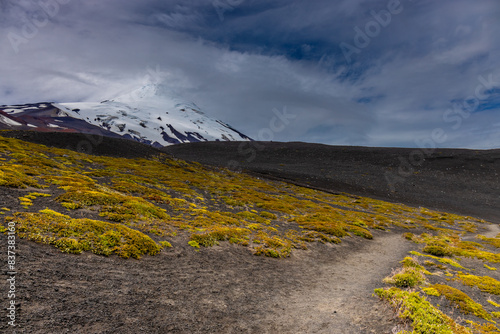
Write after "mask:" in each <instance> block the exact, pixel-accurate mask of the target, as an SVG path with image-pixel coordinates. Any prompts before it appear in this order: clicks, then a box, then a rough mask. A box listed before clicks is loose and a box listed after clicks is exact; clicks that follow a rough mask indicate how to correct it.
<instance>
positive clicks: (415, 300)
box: [375, 288, 472, 334]
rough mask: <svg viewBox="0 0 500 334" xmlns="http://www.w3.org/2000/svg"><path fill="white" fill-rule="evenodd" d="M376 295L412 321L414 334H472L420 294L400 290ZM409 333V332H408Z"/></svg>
mask: <svg viewBox="0 0 500 334" xmlns="http://www.w3.org/2000/svg"><path fill="white" fill-rule="evenodd" d="M375 294H376V295H378V296H379V297H380V298H381V299H384V300H386V301H388V302H389V303H390V304H391V305H392V306H393V307H394V308H395V309H397V310H398V316H399V317H400V318H401V319H407V320H410V321H411V325H412V327H413V330H412V332H411V333H412V334H429V333H434V334H471V333H472V332H471V331H470V330H468V329H467V328H465V327H463V326H460V325H458V324H457V323H456V322H455V321H454V320H453V319H451V318H450V317H448V316H447V315H445V314H444V313H443V312H441V311H440V310H438V309H437V308H435V307H434V306H433V305H432V304H431V303H429V302H428V301H427V300H426V299H425V297H423V296H420V294H419V293H418V292H408V291H403V290H401V289H398V288H390V289H375ZM407 333H408V332H407Z"/></svg>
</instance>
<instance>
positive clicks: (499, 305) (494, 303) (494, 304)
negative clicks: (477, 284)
mask: <svg viewBox="0 0 500 334" xmlns="http://www.w3.org/2000/svg"><path fill="white" fill-rule="evenodd" d="M487 302H488V303H490V304H491V305H493V306H495V307H500V304H498V303H496V302H494V301H493V300H491V298H488V300H487Z"/></svg>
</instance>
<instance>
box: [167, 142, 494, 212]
mask: <svg viewBox="0 0 500 334" xmlns="http://www.w3.org/2000/svg"><path fill="white" fill-rule="evenodd" d="M163 150H164V151H165V152H168V153H170V154H172V155H173V156H175V157H177V158H180V159H184V160H190V161H197V162H200V163H203V164H211V165H217V166H224V167H229V168H233V169H241V170H244V171H247V172H250V173H252V174H255V175H258V176H261V177H266V178H274V179H279V180H284V181H288V182H292V183H296V184H298V185H307V186H310V187H313V188H317V189H321V190H326V191H330V192H346V193H351V194H357V195H361V196H368V197H373V198H378V199H383V200H389V201H392V202H401V203H405V204H407V205H413V206H424V207H428V208H432V209H438V210H443V211H448V212H452V213H459V214H463V215H470V216H475V217H480V218H484V219H492V220H496V221H500V150H459V149H433V150H431V149H426V150H423V149H407V148H371V147H351V146H328V145H321V144H308V143H300V142H296V143H278V142H203V143H192V144H180V145H175V146H169V147H166V148H164V149H163Z"/></svg>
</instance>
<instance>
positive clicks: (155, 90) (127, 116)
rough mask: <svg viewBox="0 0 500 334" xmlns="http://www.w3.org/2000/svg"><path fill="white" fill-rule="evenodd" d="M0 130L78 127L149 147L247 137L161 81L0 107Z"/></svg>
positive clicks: (67, 128)
mask: <svg viewBox="0 0 500 334" xmlns="http://www.w3.org/2000/svg"><path fill="white" fill-rule="evenodd" d="M0 129H12V130H34V131H42V132H47V131H50V132H54V131H56V132H80V133H90V134H102V135H104V136H108V137H123V138H126V139H132V140H136V141H139V142H141V143H146V144H149V145H152V146H154V147H163V146H168V145H172V144H178V143H189V142H201V141H236V140H238V141H241V140H244V141H248V140H251V139H250V138H249V137H248V136H246V135H244V134H242V133H241V132H239V131H237V130H235V129H234V128H232V127H231V126H230V125H228V124H226V123H224V122H222V121H219V120H215V119H213V118H210V117H208V116H207V115H205V114H204V113H203V112H202V111H201V110H200V108H198V107H197V106H196V105H195V104H194V103H186V102H183V101H182V100H181V99H180V98H178V97H175V96H174V94H173V93H171V92H169V91H168V89H167V88H165V87H163V86H162V85H155V84H151V85H146V86H143V87H141V88H139V89H137V90H135V91H132V92H130V93H128V94H125V95H122V96H119V97H117V98H115V99H113V100H105V101H102V102H77V103H48V102H44V103H34V104H25V105H11V106H8V105H7V106H0Z"/></svg>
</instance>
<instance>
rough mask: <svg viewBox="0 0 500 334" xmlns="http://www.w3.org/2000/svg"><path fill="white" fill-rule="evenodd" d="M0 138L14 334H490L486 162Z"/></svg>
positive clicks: (2, 241)
mask: <svg viewBox="0 0 500 334" xmlns="http://www.w3.org/2000/svg"><path fill="white" fill-rule="evenodd" d="M0 134H2V136H5V137H1V136H0V198H1V201H2V202H1V203H0V209H1V212H2V216H1V217H2V220H1V226H2V227H0V228H2V229H3V231H4V233H2V234H0V247H2V249H3V250H6V249H7V235H6V233H7V231H6V228H7V227H8V224H7V223H8V222H9V221H15V222H16V228H17V238H16V247H17V249H16V269H17V272H18V273H17V275H16V299H15V303H16V324H17V325H18V327H16V328H15V330H16V333H116V332H122V333H138V332H142V333H356V334H357V333H395V332H400V331H402V330H403V329H406V330H409V331H410V332H411V331H412V330H413V332H414V333H498V332H500V331H499V329H498V324H496V322H495V319H496V321H497V322H498V321H500V319H498V317H499V316H500V313H499V311H500V275H499V274H498V268H500V255H499V254H498V248H499V247H500V229H499V227H498V224H499V223H500V209H499V208H500V181H499V180H498V173H499V172H500V151H498V150H493V151H468V150H441V149H438V150H435V151H434V152H432V155H430V156H426V159H425V161H423V162H422V164H421V165H416V166H414V167H413V170H411V173H410V172H408V171H407V170H404V171H403V172H404V173H399V172H398V169H399V168H400V165H401V159H409V156H410V154H411V153H412V151H413V150H407V149H385V148H384V149H380V148H356V147H331V146H325V145H314V144H305V143H250V144H245V145H246V146H240V145H242V144H240V143H223V142H214V143H199V144H186V145H178V146H171V147H168V148H167V149H165V150H164V151H165V152H166V153H164V152H162V151H159V150H156V149H154V148H151V147H148V146H143V145H140V144H137V143H134V142H130V141H125V140H119V139H109V138H101V137H97V136H93V137H89V136H86V135H79V134H64V133H58V134H50V133H35V132H1V133H0ZM7 137H13V138H19V139H22V141H21V140H18V139H13V138H7ZM33 143H40V144H44V145H47V146H41V145H38V144H33ZM49 146H50V147H49ZM51 147H59V148H62V149H69V150H62V149H54V148H51ZM77 150H80V151H82V150H84V151H85V152H86V153H91V154H90V155H87V154H84V153H78V152H75V151H77ZM179 159H185V160H191V161H198V162H200V163H202V165H200V164H192V163H186V162H183V161H182V160H179ZM205 164H206V165H205ZM226 166H227V167H230V168H231V169H232V170H233V171H231V170H226V169H223V168H221V167H226ZM234 170H236V171H234ZM388 173H389V174H388ZM388 175H389V182H388V181H387V179H388ZM391 180H392V181H394V180H396V181H397V182H396V183H393V184H392V185H391ZM6 255H7V254H6V251H2V252H1V261H2V263H4V264H5V265H6V264H7V256H6ZM6 278H8V274H7V271H6V270H3V271H2V285H1V286H0V287H1V291H2V292H1V293H2V294H3V297H2V298H1V299H0V300H2V303H3V304H4V305H7V302H8V301H7V299H8V298H7V292H8V286H7V284H6ZM391 303H392V305H391ZM2 307H3V306H2ZM5 307H6V306H5ZM417 311H418V312H417ZM403 315H405V319H402V318H401V317H399V316H403ZM0 330H1V331H2V332H6V333H11V332H12V333H13V328H12V327H9V325H8V323H7V318H6V317H3V319H2V320H1V321H0Z"/></svg>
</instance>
